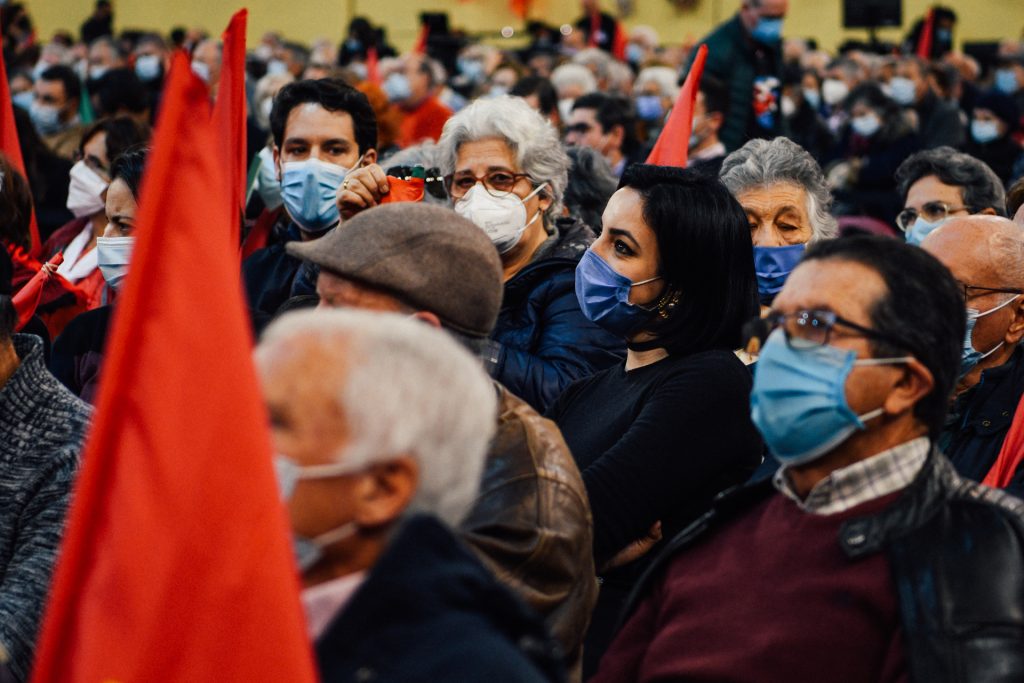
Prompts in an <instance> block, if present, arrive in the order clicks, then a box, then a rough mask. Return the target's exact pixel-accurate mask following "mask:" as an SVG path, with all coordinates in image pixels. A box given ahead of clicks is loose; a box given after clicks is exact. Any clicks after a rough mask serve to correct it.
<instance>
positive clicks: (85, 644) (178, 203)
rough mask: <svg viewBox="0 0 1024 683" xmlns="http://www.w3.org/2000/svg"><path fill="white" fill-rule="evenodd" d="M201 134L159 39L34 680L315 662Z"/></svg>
mask: <svg viewBox="0 0 1024 683" xmlns="http://www.w3.org/2000/svg"><path fill="white" fill-rule="evenodd" d="M215 138H216V130H215V127H214V125H213V123H212V120H211V115H210V106H209V101H208V95H207V89H206V86H205V85H204V84H203V82H202V81H200V80H199V78H198V77H196V76H194V75H193V74H192V72H191V70H190V68H189V62H188V58H187V57H186V56H185V55H183V54H178V55H175V57H174V63H173V66H172V68H171V72H170V76H169V80H168V84H167V86H166V89H165V91H164V99H163V104H162V107H161V113H160V120H159V122H158V124H157V130H156V134H155V137H154V143H153V151H152V154H151V156H150V159H149V164H148V167H147V170H146V176H145V178H144V180H143V185H142V193H141V201H140V212H139V216H138V228H137V231H136V232H137V241H136V246H135V251H134V253H133V254H132V267H131V269H130V270H129V271H128V276H127V278H126V279H125V283H124V290H123V294H122V295H121V300H120V302H119V303H118V307H117V310H116V311H115V314H114V321H113V326H112V329H111V334H110V338H109V339H108V340H107V345H106V353H105V356H104V367H103V377H102V379H101V381H100V388H99V393H98V398H97V410H96V416H97V418H96V422H95V423H94V424H93V426H92V428H91V430H90V432H89V436H88V438H87V440H86V446H85V449H84V452H83V455H82V468H81V470H80V472H79V475H78V481H77V484H76V487H75V491H74V493H73V496H72V503H71V509H70V512H69V514H68V522H67V527H66V529H65V537H64V541H63V545H62V548H61V552H60V556H59V560H58V563H57V568H56V571H55V575H54V580H53V586H52V590H51V595H50V600H49V603H48V605H47V609H46V615H45V619H44V623H43V628H42V631H41V634H40V640H39V647H38V650H37V659H36V662H35V669H34V675H33V681H34V682H35V683H51V682H52V683H57V682H58V681H61V682H62V683H78V682H82V683H86V682H87V683H99V682H100V681H124V682H126V683H128V682H136V681H219V682H228V683H242V682H243V681H244V682H249V681H289V682H290V683H291V682H296V683H307V682H308V683H312V682H313V681H315V679H316V673H315V669H314V664H313V657H312V650H311V647H310V644H309V641H308V637H307V635H306V625H305V622H304V619H303V615H302V609H301V606H300V603H299V598H298V591H299V580H298V572H297V571H296V568H295V562H294V559H293V556H292V548H291V543H290V540H289V530H288V523H287V515H286V513H285V509H284V506H283V505H282V504H281V501H280V494H279V491H278V486H277V483H276V481H275V477H274V471H273V466H272V462H271V445H270V437H269V432H268V429H267V427H266V425H267V424H268V420H267V416H266V411H265V408H264V406H263V405H262V400H261V395H260V389H259V385H258V383H257V379H256V374H255V371H254V369H253V365H252V361H251V355H250V354H251V343H252V339H251V335H250V331H249V322H248V320H247V316H246V313H245V303H244V298H243V294H242V285H241V282H240V279H239V276H238V260H237V254H238V250H237V247H235V248H231V246H230V245H228V243H227V241H226V240H225V239H224V237H223V232H224V231H226V230H227V227H228V226H227V225H225V224H224V223H225V221H226V217H227V211H225V209H224V204H225V197H226V188H227V180H228V179H227V177H226V173H225V169H224V166H223V164H222V163H221V160H220V158H219V155H218V153H217V142H216V139H215ZM184 141H187V144H184ZM167 226H173V229H172V230H168V229H166V228H167ZM154 303H155V304H156V305H154Z"/></svg>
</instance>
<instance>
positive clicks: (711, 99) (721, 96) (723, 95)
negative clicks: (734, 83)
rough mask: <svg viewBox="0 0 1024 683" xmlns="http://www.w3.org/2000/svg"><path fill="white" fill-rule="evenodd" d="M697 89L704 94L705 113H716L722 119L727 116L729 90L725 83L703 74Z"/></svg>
mask: <svg viewBox="0 0 1024 683" xmlns="http://www.w3.org/2000/svg"><path fill="white" fill-rule="evenodd" d="M697 89H698V90H700V92H702V93H703V94H704V109H705V111H707V113H709V114H711V113H714V112H718V113H721V115H722V117H723V118H725V117H727V116H728V115H729V89H728V88H727V87H726V85H725V83H723V82H722V81H720V80H718V79H717V78H715V77H714V76H709V75H707V74H705V75H704V76H703V77H702V78H701V79H700V85H699V86H698V88H697Z"/></svg>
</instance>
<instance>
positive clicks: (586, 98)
mask: <svg viewBox="0 0 1024 683" xmlns="http://www.w3.org/2000/svg"><path fill="white" fill-rule="evenodd" d="M577 109H593V110H594V118H596V119H597V122H598V123H600V124H601V128H602V129H603V130H604V131H605V132H606V133H607V132H608V131H610V130H611V129H612V128H614V127H615V126H622V132H623V138H622V153H623V154H625V155H626V156H629V155H630V154H631V153H632V152H633V150H634V149H635V148H636V146H637V144H638V140H637V135H636V115H635V114H634V113H633V107H632V105H630V103H629V100H627V99H626V98H625V97H618V96H616V95H606V94H604V93H599V92H594V93H589V94H587V95H583V96H582V97H580V98H578V99H577V100H576V101H575V102H574V103H573V105H572V110H573V111H576V110H577Z"/></svg>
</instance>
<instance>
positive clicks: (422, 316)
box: [412, 311, 441, 329]
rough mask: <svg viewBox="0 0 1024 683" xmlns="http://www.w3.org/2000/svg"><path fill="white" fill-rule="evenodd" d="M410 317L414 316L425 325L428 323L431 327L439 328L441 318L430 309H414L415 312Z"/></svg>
mask: <svg viewBox="0 0 1024 683" xmlns="http://www.w3.org/2000/svg"><path fill="white" fill-rule="evenodd" d="M412 317H413V318H416V320H419V321H420V322H424V323H426V324H427V325H430V326H431V327H436V328H437V329H441V319H440V318H438V317H437V315H435V314H434V313H431V312H430V311H416V312H415V313H413V314H412Z"/></svg>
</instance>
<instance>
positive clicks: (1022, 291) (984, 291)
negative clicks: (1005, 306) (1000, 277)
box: [956, 280, 1024, 301]
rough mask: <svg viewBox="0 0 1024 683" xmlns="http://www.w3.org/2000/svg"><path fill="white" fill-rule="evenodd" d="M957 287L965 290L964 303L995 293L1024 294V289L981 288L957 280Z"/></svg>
mask: <svg viewBox="0 0 1024 683" xmlns="http://www.w3.org/2000/svg"><path fill="white" fill-rule="evenodd" d="M956 284H957V286H959V287H960V289H961V290H963V295H964V301H970V300H971V299H972V298H974V297H977V296H982V295H983V294H991V293H993V292H999V293H1002V294H1024V289H1014V288H1012V287H981V286H979V285H968V284H964V283H963V282H960V281H959V280H957V283H956ZM971 290H977V291H978V294H971Z"/></svg>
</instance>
